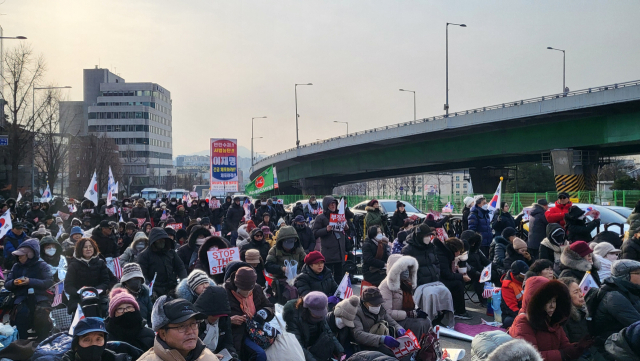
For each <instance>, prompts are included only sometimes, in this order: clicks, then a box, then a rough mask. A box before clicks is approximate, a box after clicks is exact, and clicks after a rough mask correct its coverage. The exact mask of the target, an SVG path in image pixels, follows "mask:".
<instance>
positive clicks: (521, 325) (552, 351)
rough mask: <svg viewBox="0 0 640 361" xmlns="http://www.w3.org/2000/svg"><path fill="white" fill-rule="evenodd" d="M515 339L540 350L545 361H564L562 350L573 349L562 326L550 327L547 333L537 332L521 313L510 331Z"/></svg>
mask: <svg viewBox="0 0 640 361" xmlns="http://www.w3.org/2000/svg"><path fill="white" fill-rule="evenodd" d="M509 335H511V337H513V338H521V339H523V340H525V341H527V342H529V343H530V344H532V345H533V346H534V347H535V348H537V349H538V351H539V352H540V355H542V358H543V359H544V360H545V361H562V356H561V355H560V350H561V349H564V348H570V347H572V344H571V343H570V342H569V339H568V338H567V335H566V334H565V333H564V329H563V328H562V326H561V325H560V324H556V325H554V326H553V327H551V326H549V329H548V330H547V331H537V332H536V331H535V330H534V329H533V328H532V327H531V325H530V324H529V319H528V318H527V315H526V314H524V313H521V314H519V315H518V317H516V319H515V321H513V325H512V326H511V328H510V329H509Z"/></svg>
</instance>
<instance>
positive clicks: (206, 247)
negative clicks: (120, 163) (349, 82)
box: [0, 193, 640, 361]
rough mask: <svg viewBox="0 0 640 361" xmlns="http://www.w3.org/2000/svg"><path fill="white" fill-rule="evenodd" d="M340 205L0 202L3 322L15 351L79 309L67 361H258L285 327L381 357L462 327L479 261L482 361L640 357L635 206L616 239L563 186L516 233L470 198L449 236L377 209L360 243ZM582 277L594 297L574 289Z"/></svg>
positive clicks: (514, 224) (504, 210) (301, 339)
mask: <svg viewBox="0 0 640 361" xmlns="http://www.w3.org/2000/svg"><path fill="white" fill-rule="evenodd" d="M338 203H339V202H338V200H337V199H335V198H333V197H331V196H326V197H324V198H323V199H322V200H321V201H318V200H316V198H315V197H311V198H310V199H309V202H308V203H306V204H305V205H304V206H303V205H302V204H301V203H298V204H296V205H295V206H294V207H292V209H291V212H289V213H288V212H285V210H284V207H283V206H282V204H279V202H278V201H277V198H273V199H261V200H256V201H255V202H254V203H249V202H248V201H247V200H246V199H241V198H239V197H235V198H232V197H226V199H224V201H222V200H218V199H216V198H215V197H212V198H210V199H200V200H193V201H189V202H187V201H186V200H183V199H175V198H171V199H158V200H144V199H138V200H135V201H134V200H130V199H124V200H122V202H115V201H114V202H112V203H111V204H110V205H108V206H107V205H106V203H104V202H103V201H100V202H99V203H98V204H97V205H94V204H93V202H91V201H90V200H84V201H82V202H81V203H80V206H79V207H77V209H73V211H72V209H71V208H70V207H68V206H67V205H65V204H64V202H62V200H60V199H56V200H54V201H53V202H51V203H44V202H43V203H39V202H32V203H30V204H28V203H24V204H17V203H16V202H15V200H12V199H10V200H8V201H7V202H5V203H4V204H0V208H1V209H3V210H4V211H6V210H10V212H11V216H12V227H11V230H9V231H8V232H7V233H6V235H5V236H4V238H3V240H2V241H3V242H2V245H3V247H4V249H3V252H2V255H3V260H2V265H3V268H4V269H5V270H6V271H5V275H6V276H5V279H4V287H5V289H6V290H7V291H9V292H10V293H11V297H10V301H9V302H7V300H3V304H2V312H3V314H4V316H5V319H4V320H5V322H9V323H10V324H11V325H15V327H16V329H17V335H18V339H19V341H20V340H22V341H24V342H27V341H30V342H34V344H35V345H37V344H39V343H40V344H41V345H42V344H47V343H51V342H54V341H52V338H53V337H54V336H55V335H56V331H65V330H64V329H61V325H59V324H58V323H60V320H56V318H55V317H54V318H53V320H52V317H51V316H50V315H52V314H53V311H56V310H62V311H63V312H64V313H66V314H67V315H69V316H71V315H74V314H75V313H77V312H79V311H78V310H82V311H83V312H84V314H85V316H87V317H86V318H84V319H82V320H81V321H79V322H78V323H77V324H75V325H74V327H72V331H70V333H71V336H72V341H71V342H70V343H69V344H68V345H67V346H68V347H67V349H66V350H65V352H66V353H65V354H64V356H63V357H64V358H63V359H65V360H70V361H71V360H74V361H92V360H127V359H134V360H135V359H139V360H164V361H168V360H185V361H191V360H219V359H224V358H225V357H227V359H232V360H243V361H244V360H259V361H264V360H267V359H268V352H267V351H268V349H269V347H271V345H272V344H273V340H274V339H275V338H277V337H278V334H279V333H281V332H282V331H286V332H288V333H291V334H293V335H294V336H295V338H296V340H297V342H298V344H299V347H300V349H301V350H302V353H303V354H304V359H306V360H307V361H311V360H318V361H320V360H322V361H328V360H344V359H347V358H349V360H374V359H375V360H390V359H396V358H395V356H394V349H397V348H398V347H399V345H400V343H399V342H398V340H397V339H398V338H399V337H402V336H404V335H405V333H406V332H407V331H408V330H411V332H412V333H413V334H414V335H416V336H417V337H418V338H422V336H423V335H427V334H429V333H430V332H431V330H432V328H433V326H434V325H441V326H442V327H453V325H454V324H455V320H456V319H461V320H468V319H471V316H470V314H469V313H468V312H467V310H466V306H465V291H466V290H467V289H471V290H473V291H475V293H476V295H477V297H478V298H479V300H480V302H481V304H483V305H484V306H486V305H487V300H486V299H484V298H483V297H482V294H483V292H482V291H483V289H484V287H485V282H480V280H481V279H482V278H484V277H483V275H482V274H481V273H482V270H483V269H485V267H487V266H489V265H491V274H490V275H489V278H490V282H491V283H493V284H494V285H495V286H497V287H500V288H501V305H500V309H499V310H494V311H496V313H498V314H501V318H502V324H503V327H504V328H505V329H506V330H508V334H506V333H504V332H503V334H504V335H493V334H489V335H486V334H481V336H479V337H476V338H475V339H474V342H473V344H472V354H473V353H475V356H476V358H477V359H478V360H485V359H486V360H497V358H495V353H492V352H490V351H491V347H487V343H493V344H494V346H495V347H493V348H494V349H495V348H498V346H499V344H502V343H504V344H505V345H509V344H512V345H513V347H511V348H507V349H504V348H500V349H502V350H503V351H504V352H507V353H508V352H510V351H509V350H511V351H513V350H526V352H528V353H529V354H531V355H533V356H535V357H541V358H542V359H544V360H559V361H565V360H578V359H604V360H608V359H609V360H610V359H621V358H620V355H633V357H632V358H624V359H629V360H631V359H640V352H638V351H640V350H639V349H638V345H639V344H640V343H638V341H640V338H637V337H634V336H635V335H636V334H637V335H640V331H638V330H640V327H639V326H638V325H639V324H638V322H640V202H639V203H638V205H637V206H636V208H635V210H634V212H633V214H632V215H631V216H630V217H629V224H630V232H629V236H628V239H626V240H624V243H622V241H621V240H618V241H619V242H618V241H615V240H613V238H611V237H610V235H607V234H606V233H607V232H602V233H599V234H598V235H597V236H596V237H595V238H594V237H592V236H591V232H592V231H593V230H594V229H595V228H597V227H598V225H599V222H600V221H599V220H598V219H597V217H595V218H594V219H590V218H587V215H586V214H585V211H583V210H581V209H580V208H579V207H577V206H574V205H573V204H572V203H571V201H570V199H569V195H568V194H565V193H560V194H559V195H558V199H557V201H556V202H555V205H554V206H553V207H549V204H548V202H547V200H546V199H541V200H539V201H538V202H537V203H536V204H534V205H533V207H532V211H531V212H530V214H529V233H528V238H526V240H524V239H522V238H524V237H519V235H521V234H522V233H521V229H520V228H521V227H520V225H521V223H522V215H519V216H518V217H515V218H514V217H513V216H512V215H511V214H510V213H509V205H508V204H506V203H502V204H500V208H499V209H497V210H496V211H495V212H494V214H493V218H491V217H490V214H491V212H490V211H489V210H488V208H487V206H486V204H487V202H486V199H485V198H483V197H477V198H467V199H465V202H464V203H465V208H464V210H463V219H462V229H463V231H462V232H461V234H459V235H456V234H453V232H452V230H451V229H450V228H449V227H448V226H447V224H448V221H449V219H450V218H449V217H444V218H441V219H437V217H434V216H433V215H430V217H427V218H425V220H424V221H421V220H420V219H412V218H410V217H408V216H407V213H406V211H405V205H404V204H403V203H402V202H397V204H396V210H395V212H394V213H393V215H392V217H391V219H390V220H387V217H386V214H383V213H382V211H381V209H380V205H379V202H378V201H377V200H375V199H373V200H371V201H370V202H369V204H368V205H367V207H366V214H365V215H364V219H363V227H362V228H363V231H364V232H363V233H362V240H361V242H356V241H355V240H354V236H355V235H356V231H355V229H354V228H355V227H354V225H353V220H354V214H353V213H351V211H350V210H349V208H348V207H346V209H345V215H346V218H347V221H346V224H336V223H335V221H332V219H333V217H331V215H332V214H337V213H338ZM356 246H361V249H362V259H361V260H362V283H361V290H362V291H361V293H360V294H359V295H358V294H355V295H351V296H350V297H345V295H344V293H343V292H341V291H340V287H339V285H340V283H341V281H342V280H343V279H349V281H350V282H357V279H355V278H353V274H350V275H349V276H350V277H346V278H345V274H346V273H347V272H351V268H350V263H349V262H350V261H353V260H354V259H355V255H354V252H353V249H354V247H356ZM235 247H237V248H238V253H239V260H233V261H231V262H229V263H228V264H226V265H225V267H224V268H223V269H222V270H221V272H218V271H215V272H214V268H212V267H211V266H212V265H211V264H210V258H209V255H210V252H211V251H218V250H224V249H227V248H235ZM585 276H591V277H592V279H593V282H594V283H595V284H596V285H597V286H598V288H592V289H591V290H590V291H589V292H588V293H586V294H583V290H582V289H581V288H580V286H579V285H580V283H581V281H582V280H583V279H584V278H585ZM60 290H62V291H60ZM92 292H93V293H92ZM92 294H93V296H91V295H92ZM88 295H89V296H88ZM347 296H349V295H347ZM278 304H279V305H281V306H282V309H281V311H280V312H281V313H280V316H278V315H277V312H276V309H277V307H276V306H277V305H278ZM277 317H281V320H280V321H281V322H283V323H284V325H285V326H284V329H283V330H281V331H279V330H278V328H277V327H275V328H274V327H273V325H274V324H277V323H278V321H279V320H278V319H277ZM52 335H54V336H52ZM512 338H513V339H518V340H519V341H518V342H520V343H518V342H516V343H513V342H514V341H511V339H512ZM498 340H499V342H498ZM55 342H57V341H55ZM14 344H15V345H16V347H18V346H17V345H18V344H19V342H18V341H15V342H14V343H12V344H11V345H9V346H8V347H6V348H5V349H4V350H0V358H2V357H5V356H3V352H11V350H12V345H14ZM123 345H126V347H123ZM531 346H533V348H531ZM36 352H37V351H36ZM522 352H525V351H522ZM376 357H377V358H376ZM492 357H493V358H492ZM630 357H631V356H630ZM409 358H410V356H406V357H404V358H401V359H406V360H408V359H409ZM272 359H273V357H272ZM513 359H514V360H515V359H518V358H513ZM520 359H525V358H520ZM531 359H532V360H533V359H536V358H531Z"/></svg>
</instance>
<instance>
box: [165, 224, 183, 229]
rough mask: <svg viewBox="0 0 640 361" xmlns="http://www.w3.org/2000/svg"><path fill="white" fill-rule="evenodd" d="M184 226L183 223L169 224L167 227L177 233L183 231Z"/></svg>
mask: <svg viewBox="0 0 640 361" xmlns="http://www.w3.org/2000/svg"><path fill="white" fill-rule="evenodd" d="M182 226H183V224H182V223H169V224H167V225H166V227H171V228H173V229H174V230H176V231H177V230H179V229H182Z"/></svg>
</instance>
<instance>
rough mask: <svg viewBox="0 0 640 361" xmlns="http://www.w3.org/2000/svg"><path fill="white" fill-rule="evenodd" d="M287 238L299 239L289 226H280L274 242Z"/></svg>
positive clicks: (293, 229)
mask: <svg viewBox="0 0 640 361" xmlns="http://www.w3.org/2000/svg"><path fill="white" fill-rule="evenodd" d="M287 238H295V239H299V238H298V232H296V229H295V228H293V227H291V226H282V228H280V230H279V231H278V236H277V237H276V241H280V240H281V239H287Z"/></svg>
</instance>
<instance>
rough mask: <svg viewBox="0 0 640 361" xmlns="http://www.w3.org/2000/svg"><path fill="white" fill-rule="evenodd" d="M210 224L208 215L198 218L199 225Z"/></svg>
mask: <svg viewBox="0 0 640 361" xmlns="http://www.w3.org/2000/svg"><path fill="white" fill-rule="evenodd" d="M210 224H211V220H210V219H209V217H202V219H201V220H200V225H203V226H208V225H210Z"/></svg>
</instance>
